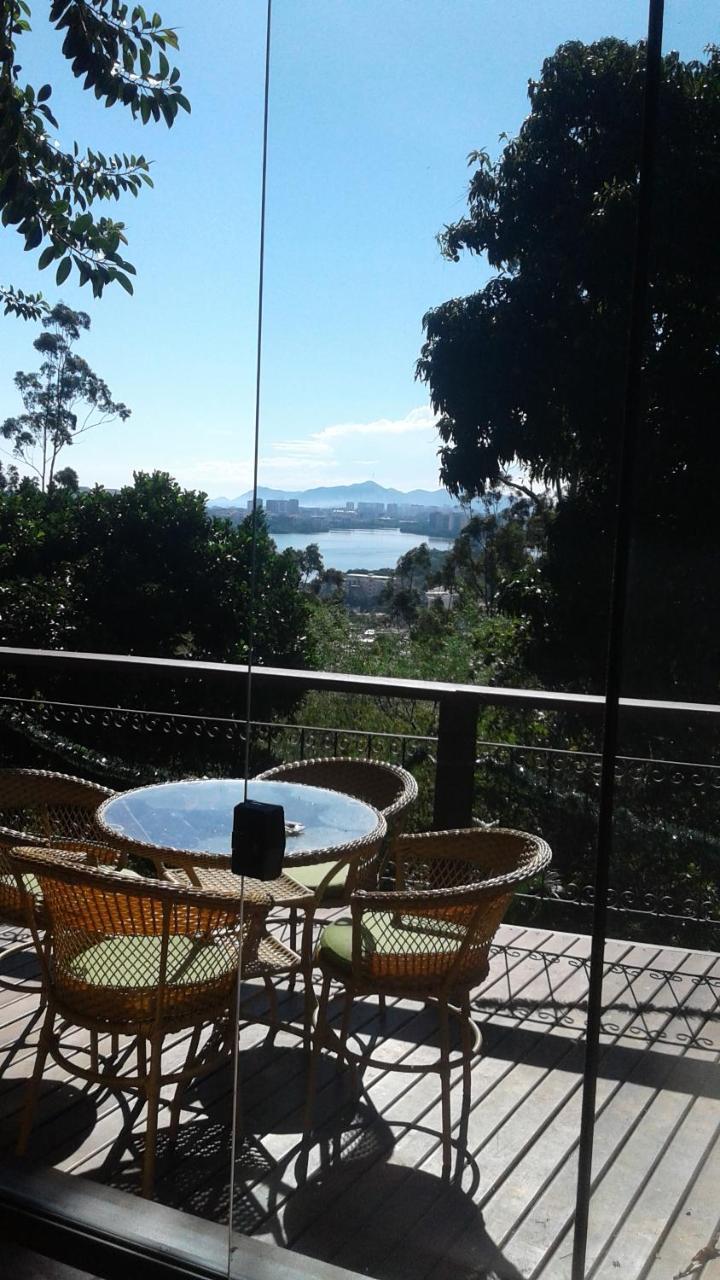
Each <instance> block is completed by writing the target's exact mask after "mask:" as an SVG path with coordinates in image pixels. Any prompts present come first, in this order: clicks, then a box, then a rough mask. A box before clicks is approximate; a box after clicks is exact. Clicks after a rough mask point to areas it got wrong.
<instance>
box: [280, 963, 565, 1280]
mask: <svg viewBox="0 0 720 1280" xmlns="http://www.w3.org/2000/svg"><path fill="white" fill-rule="evenodd" d="M569 950H575V951H576V952H577V954H582V953H583V952H585V951H586V940H585V939H583V940H582V941H581V940H578V939H575V940H573V944H572V946H571V948H569ZM522 963H523V968H522V969H521V970H520V972H521V973H525V975H526V978H525V980H524V981H522V980H521V979H520V977H519V974H518V971H517V970H516V977H515V980H514V991H515V993H516V994H521V995H522V996H523V997H524V999H525V1000H526V1002H527V1003H528V1004H530V1005H532V996H533V991H534V990H537V991H538V992H544V990H545V981H546V975H545V971H544V968H542V966H541V968H540V970H538V968H537V966H533V965H529V964H528V962H527V959H526V960H525V961H523V962H522ZM577 973H578V971H577V970H575V969H569V970H568V971H567V974H566V977H567V981H569V982H572V981H575V980H576V977H577ZM523 1025H524V1024H523V1022H520V1023H518V1022H517V1021H514V1020H507V1025H506V1026H502V1025H501V1026H499V1027H497V1028H494V1027H493V1028H492V1034H493V1035H495V1036H496V1041H495V1044H496V1045H499V1044H500V1043H501V1042H502V1040H504V1039H510V1040H513V1039H514V1040H515V1042H516V1045H517V1042H518V1040H519V1039H520V1037H522V1034H523ZM490 1029H491V1028H490V1024H488V1030H490ZM527 1048H528V1051H529V1054H530V1058H531V1060H530V1062H529V1063H528V1062H525V1061H520V1062H518V1061H517V1060H516V1059H517V1058H521V1059H522V1057H523V1055H522V1053H521V1052H518V1051H517V1049H511V1051H510V1052H508V1053H505V1054H504V1055H503V1056H502V1057H494V1056H493V1045H489V1046H487V1051H486V1053H485V1055H484V1056H483V1057H481V1059H480V1061H479V1063H478V1065H477V1066H476V1068H475V1071H474V1093H473V1105H472V1111H471V1116H470V1125H469V1145H470V1148H471V1149H480V1148H481V1147H482V1146H483V1145H484V1144H491V1143H492V1138H493V1135H494V1133H495V1132H496V1131H497V1129H498V1127H500V1126H501V1125H502V1123H503V1122H504V1120H506V1119H507V1118H508V1117H509V1116H511V1115H512V1114H513V1112H514V1110H515V1109H516V1108H517V1107H518V1106H520V1105H521V1103H522V1102H523V1100H524V1099H526V1098H527V1096H528V1095H529V1094H530V1093H532V1091H533V1089H534V1088H535V1087H536V1086H537V1084H538V1082H539V1081H540V1080H542V1079H543V1078H544V1076H545V1075H546V1074H547V1073H548V1071H550V1070H551V1068H552V1066H553V1065H554V1063H555V1061H556V1060H557V1057H558V1054H561V1053H562V1052H564V1049H565V1046H564V1044H563V1043H562V1042H561V1043H560V1045H558V1044H557V1042H555V1043H551V1042H550V1040H549V1039H545V1038H543V1039H542V1040H541V1042H540V1044H539V1045H538V1042H537V1040H536V1038H535V1037H532V1036H531V1037H530V1038H529V1040H528V1043H527ZM538 1049H539V1054H538V1052H537V1051H538ZM533 1057H535V1058H536V1061H533V1060H532V1059H533ZM478 1081H482V1084H481V1085H480V1088H479V1089H478ZM458 1084H459V1082H458V1081H457V1080H456V1082H455V1087H454V1092H455V1093H457V1089H458ZM500 1085H501V1086H502V1087H501V1088H500V1087H499V1086H500ZM493 1090H494V1091H495V1092H493ZM413 1093H414V1094H415V1095H417V1096H418V1097H419V1098H421V1099H422V1101H423V1103H424V1107H423V1109H422V1110H421V1111H420V1113H419V1115H418V1116H417V1117H415V1118H413V1116H412V1113H410V1114H409V1115H408V1112H407V1105H406V1104H405V1102H404V1106H403V1111H404V1113H405V1114H404V1121H405V1125H406V1126H407V1132H406V1131H405V1128H403V1130H402V1137H401V1146H400V1148H399V1153H400V1154H401V1159H402V1168H400V1167H397V1166H395V1167H394V1169H393V1170H392V1171H391V1172H390V1174H389V1175H386V1179H385V1182H387V1177H388V1176H389V1178H390V1179H391V1183H392V1194H390V1195H389V1194H388V1187H387V1185H385V1183H384V1182H383V1179H382V1178H380V1179H378V1178H373V1176H372V1174H369V1175H366V1177H365V1179H364V1180H365V1182H366V1183H367V1184H368V1186H367V1191H366V1195H367V1196H368V1206H367V1212H366V1213H365V1214H364V1221H367V1222H369V1221H370V1220H372V1236H373V1241H374V1242H377V1249H378V1252H379V1253H382V1252H387V1251H388V1250H391V1249H392V1248H393V1247H394V1246H396V1245H397V1244H398V1241H399V1239H400V1238H401V1237H402V1234H403V1231H404V1230H405V1231H411V1232H415V1231H416V1229H421V1228H418V1227H417V1224H418V1221H419V1220H421V1219H422V1218H423V1217H424V1216H425V1215H426V1214H427V1212H428V1211H429V1208H430V1206H431V1205H432V1202H433V1201H435V1200H437V1199H438V1196H441V1197H442V1195H443V1188H442V1184H441V1183H440V1182H439V1181H438V1180H437V1179H436V1177H435V1171H433V1172H432V1174H430V1173H429V1172H428V1170H429V1165H428V1161H429V1160H430V1159H432V1157H433V1156H434V1157H438V1155H439V1148H440V1141H439V1130H440V1114H439V1112H440V1108H439V1102H438V1090H437V1082H436V1081H431V1080H427V1079H424V1080H420V1081H418V1082H417V1083H416V1084H415V1085H414V1086H413ZM488 1099H491V1101H490V1102H488ZM384 1118H385V1117H384ZM387 1118H388V1119H389V1120H393V1119H396V1121H397V1122H401V1121H402V1120H403V1116H402V1114H400V1115H398V1116H397V1117H395V1116H394V1115H393V1112H392V1111H391V1112H390V1113H389V1114H388V1115H387ZM436 1172H437V1173H439V1163H438V1168H437V1171H436ZM358 1192H359V1188H358V1187H355V1186H353V1187H351V1188H350V1189H348V1191H347V1193H346V1201H347V1203H348V1208H350V1204H352V1221H353V1223H354V1224H355V1225H356V1231H355V1238H354V1239H353V1238H350V1237H349V1232H348V1230H347V1226H346V1230H345V1232H344V1234H343V1235H340V1237H339V1240H338V1249H339V1251H338V1252H337V1253H335V1252H333V1253H332V1254H331V1255H329V1256H332V1257H333V1259H334V1260H335V1261H337V1262H339V1263H340V1264H341V1265H349V1264H348V1261H347V1258H348V1256H349V1253H350V1252H352V1253H353V1254H355V1253H356V1251H357V1248H358V1239H357V1237H358V1236H359V1234H360V1232H361V1231H362V1230H363V1229H364V1228H363V1225H362V1222H361V1223H360V1225H359V1228H358V1225H357V1219H358ZM407 1200H410V1201H411V1202H412V1212H411V1214H408V1212H407V1206H406V1205H405V1206H404V1205H403V1202H404V1201H407ZM363 1208H364V1206H363ZM340 1218H341V1221H346V1219H344V1218H343V1216H342V1214H341V1215H340ZM403 1224H405V1227H403ZM318 1231H319V1233H320V1234H322V1233H323V1231H324V1224H318ZM288 1238H289V1239H292V1237H288ZM293 1243H294V1247H296V1248H297V1247H300V1248H306V1247H308V1244H309V1242H308V1240H307V1239H306V1240H303V1239H302V1237H301V1239H300V1240H294V1241H293ZM375 1247H376V1245H375V1243H374V1244H373V1248H375ZM323 1256H326V1255H323ZM412 1256H413V1259H414V1260H413V1262H412V1263H409V1266H410V1269H411V1270H412V1271H413V1272H416V1268H417V1257H416V1254H415V1251H414V1250H412ZM396 1261H397V1260H396Z"/></svg>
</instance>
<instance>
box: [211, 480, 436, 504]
mask: <svg viewBox="0 0 720 1280" xmlns="http://www.w3.org/2000/svg"><path fill="white" fill-rule="evenodd" d="M258 497H259V498H262V499H263V501H267V500H268V499H269V498H270V499H277V500H279V501H286V500H287V499H288V498H297V499H298V501H299V503H300V506H301V507H335V506H344V504H345V503H346V502H384V503H385V504H387V503H388V502H396V503H399V504H403V505H405V506H418V507H457V506H459V505H460V504H459V503H458V500H457V498H453V497H451V495H450V494H449V493H448V492H447V490H446V489H410V490H407V491H404V490H402V489H392V488H387V487H386V486H385V485H382V484H378V482H377V480H361V481H356V482H355V483H353V484H336V485H319V486H317V487H316V488H314V489H269V488H267V486H265V485H259V486H258ZM251 499H252V490H248V491H247V493H241V494H240V495H239V497H237V498H222V497H221V498H209V499H208V504H207V505H208V507H244V506H245V504H246V503H247V502H249V501H250V500H251Z"/></svg>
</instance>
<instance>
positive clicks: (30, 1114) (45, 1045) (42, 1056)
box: [15, 1001, 55, 1156]
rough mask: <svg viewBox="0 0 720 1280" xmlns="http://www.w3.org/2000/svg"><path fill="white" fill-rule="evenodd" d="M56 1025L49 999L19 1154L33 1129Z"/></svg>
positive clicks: (23, 1152) (22, 1126) (19, 1139)
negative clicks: (41, 1084)
mask: <svg viewBox="0 0 720 1280" xmlns="http://www.w3.org/2000/svg"><path fill="white" fill-rule="evenodd" d="M54 1025H55V1007H54V1005H53V1004H52V1001H48V1007H47V1011H46V1013H45V1018H44V1021H43V1025H42V1030H41V1032H40V1040H39V1042H38V1047H37V1054H36V1055H35V1066H34V1067H33V1073H32V1079H31V1081H30V1085H29V1088H28V1093H27V1099H26V1101H25V1110H24V1111H23V1118H22V1123H21V1125H20V1132H19V1134H18V1139H17V1145H16V1147H15V1150H16V1152H17V1154H18V1155H19V1156H21V1155H24V1154H25V1150H26V1148H27V1144H28V1138H29V1137H30V1130H31V1129H32V1125H33V1120H34V1119H35V1108H36V1106H37V1098H38V1092H39V1089H40V1081H41V1080H42V1075H43V1071H44V1070H45V1063H46V1061H47V1056H48V1053H49V1051H50V1045H51V1043H52V1037H53V1029H54Z"/></svg>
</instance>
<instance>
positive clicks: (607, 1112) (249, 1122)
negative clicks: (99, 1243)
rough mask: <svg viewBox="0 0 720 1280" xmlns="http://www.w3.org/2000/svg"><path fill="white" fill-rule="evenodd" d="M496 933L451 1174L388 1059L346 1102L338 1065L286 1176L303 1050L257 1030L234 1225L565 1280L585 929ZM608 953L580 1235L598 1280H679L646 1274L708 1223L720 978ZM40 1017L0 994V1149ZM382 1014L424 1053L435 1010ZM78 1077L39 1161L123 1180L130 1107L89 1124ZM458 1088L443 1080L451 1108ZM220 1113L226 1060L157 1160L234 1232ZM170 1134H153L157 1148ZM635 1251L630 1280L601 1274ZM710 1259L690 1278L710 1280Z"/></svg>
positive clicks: (320, 1247) (329, 1252) (54, 1104)
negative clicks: (461, 1167)
mask: <svg viewBox="0 0 720 1280" xmlns="http://www.w3.org/2000/svg"><path fill="white" fill-rule="evenodd" d="M499 940H500V941H501V942H503V943H505V944H506V945H505V947H504V948H501V949H499V950H497V951H496V952H495V954H494V955H493V959H492V968H491V974H490V978H489V980H488V982H487V983H486V984H484V986H483V987H482V988H481V989H480V990H479V991H478V992H477V993H476V994H475V996H474V999H473V1009H474V1016H475V1018H476V1019H477V1020H478V1021H480V1022H482V1024H483V1026H484V1037H485V1044H484V1053H483V1055H482V1056H481V1057H480V1058H479V1059H478V1060H477V1061H476V1063H475V1064H474V1067H473V1090H472V1109H471V1113H470V1122H469V1134H468V1137H469V1147H470V1160H469V1162H468V1164H467V1166H466V1169H465V1172H464V1177H463V1181H462V1184H461V1185H460V1186H459V1187H447V1185H445V1184H442V1183H441V1182H440V1179H439V1173H440V1114H439V1100H438V1081H437V1078H436V1076H435V1074H434V1073H425V1074H423V1075H420V1076H408V1075H404V1074H402V1073H400V1072H397V1071H394V1070H392V1067H391V1066H390V1064H389V1065H388V1068H373V1069H368V1070H367V1072H366V1074H365V1081H364V1084H365V1086H366V1092H365V1093H364V1095H363V1099H362V1102H361V1104H360V1106H359V1107H354V1108H353V1107H352V1106H351V1105H349V1093H348V1088H347V1080H345V1079H344V1078H343V1075H344V1073H338V1072H337V1071H336V1067H335V1063H334V1060H333V1059H332V1058H331V1057H328V1058H327V1060H326V1061H324V1062H323V1064H322V1068H323V1069H322V1073H321V1080H320V1087H319V1089H318V1093H317V1118H318V1122H319V1124H318V1129H317V1133H316V1139H315V1143H314V1146H313V1147H312V1149H311V1153H310V1158H309V1161H308V1170H307V1181H306V1183H305V1184H304V1185H300V1186H298V1182H297V1176H298V1170H297V1167H296V1157H297V1155H298V1152H299V1150H300V1135H301V1116H302V1110H303V1102H304V1083H305V1067H306V1061H305V1056H304V1054H303V1053H302V1051H301V1049H300V1047H299V1044H298V1042H297V1041H296V1040H294V1039H293V1038H292V1037H289V1036H285V1035H284V1034H283V1035H280V1036H279V1037H278V1043H277V1047H276V1049H275V1050H274V1051H273V1050H272V1049H270V1048H263V1047H262V1043H261V1042H262V1040H263V1038H264V1036H265V1030H266V1029H265V1028H264V1027H258V1026H257V1025H256V1026H255V1027H254V1028H253V1030H252V1032H250V1033H248V1035H247V1037H246V1038H245V1044H244V1046H243V1050H244V1052H243V1056H244V1057H246V1061H247V1064H248V1074H247V1077H246V1079H245V1081H244V1086H243V1097H244V1116H245V1120H246V1128H247V1129H248V1130H249V1133H248V1136H247V1140H246V1142H245V1143H244V1145H243V1147H242V1151H241V1159H240V1161H239V1165H238V1170H239V1173H240V1175H241V1176H240V1180H239V1187H238V1197H237V1202H236V1215H235V1219H236V1224H237V1225H244V1226H246V1227H249V1228H251V1229H252V1230H253V1232H254V1234H255V1237H256V1238H257V1240H258V1241H261V1242H262V1241H271V1242H274V1243H279V1244H283V1245H285V1246H287V1245H289V1246H290V1247H291V1248H292V1249H294V1250H295V1251H296V1252H299V1253H301V1254H306V1255H308V1256H314V1257H316V1258H318V1259H322V1260H327V1261H328V1262H333V1263H335V1264H338V1265H340V1266H347V1267H352V1268H353V1269H354V1270H356V1271H362V1272H364V1273H365V1274H370V1275H373V1274H374V1275H376V1276H377V1277H379V1278H380V1280H390V1278H392V1280H421V1277H426V1276H432V1280H462V1278H465V1280H469V1278H470V1277H471V1276H475V1275H478V1274H483V1273H487V1272H492V1269H493V1268H494V1269H495V1272H496V1273H497V1274H498V1275H503V1276H507V1277H515V1280H521V1277H522V1280H525V1278H527V1280H531V1277H532V1278H533V1280H540V1278H541V1277H542V1280H566V1276H567V1275H568V1274H569V1272H568V1269H567V1255H568V1253H569V1252H570V1248H571V1235H570V1233H569V1220H570V1217H571V1214H572V1209H573V1207H574V1189H575V1188H574V1162H575V1160H576V1148H577V1136H578V1115H579V1099H580V1089H581V1072H582V1058H583V1048H582V1042H581V1041H582V1036H583V1034H584V1025H585V1004H586V997H587V976H588V975H587V955H588V939H587V938H585V937H583V936H582V935H573V934H563V935H552V934H550V933H548V932H547V931H542V930H533V929H523V928H520V927H512V928H510V927H503V929H502V930H501V933H500V935H499ZM16 959H17V960H18V962H19V963H20V962H21V963H22V965H25V966H27V965H28V961H26V960H25V959H23V958H22V957H18V958H16ZM607 959H608V961H609V964H608V972H607V974H606V983H605V998H606V1008H605V1010H604V1013H603V1043H602V1049H601V1053H602V1058H601V1074H600V1079H599V1082H598V1107H599V1114H598V1122H597V1131H596V1146H595V1159H594V1164H593V1176H594V1180H595V1184H596V1185H595V1206H596V1207H597V1206H598V1205H600V1211H599V1212H597V1213H596V1210H595V1208H594V1209H593V1213H592V1215H591V1238H590V1241H589V1245H590V1258H591V1261H592V1262H594V1265H595V1269H596V1274H595V1276H594V1280H609V1277H610V1275H613V1276H615V1275H622V1276H623V1280H626V1275H627V1277H628V1278H629V1280H661V1277H662V1280H671V1277H672V1275H673V1274H674V1273H673V1271H672V1270H670V1271H667V1270H658V1267H659V1264H660V1262H661V1261H663V1262H665V1261H666V1262H667V1263H668V1266H669V1267H674V1268H675V1269H676V1270H678V1269H680V1267H681V1266H684V1265H687V1263H688V1262H689V1258H690V1257H691V1256H692V1252H694V1251H695V1250H696V1249H697V1248H698V1247H699V1246H700V1245H702V1244H704V1243H705V1242H706V1239H707V1238H709V1236H710V1233H711V1231H712V1228H713V1213H715V1215H716V1216H717V1205H716V1204H715V1203H714V1201H713V1195H714V1185H715V1182H716V1180H717V1177H718V1173H719V1172H720V1137H717V1135H716V1133H715V1129H716V1127H718V1132H719V1133H720V1099H718V1097H717V1092H715V1093H713V1091H712V1090H710V1089H705V1090H704V1091H703V1090H702V1089H698V1088H697V1087H696V1086H697V1085H698V1082H699V1076H698V1074H697V1073H698V1072H699V1071H700V1070H701V1068H702V1064H703V1063H704V1062H710V1061H712V1062H713V1063H715V1062H716V1060H717V1059H718V1058H720V1017H719V1016H718V1013H717V988H715V989H713V988H712V987H711V985H710V983H709V982H704V984H703V982H699V983H698V982H697V981H696V980H695V979H696V978H697V977H698V976H701V975H702V973H703V972H706V973H712V972H713V970H712V968H711V966H713V965H716V971H717V972H718V973H719V974H720V962H716V960H715V958H714V957H712V956H711V955H709V953H698V952H693V953H690V954H687V953H684V952H682V951H680V950H676V949H667V950H666V951H661V950H660V949H659V948H657V947H651V946H644V945H642V944H631V943H629V942H617V943H615V942H612V943H609V944H608V951H607ZM8 964H10V961H8ZM663 967H664V968H665V969H666V970H667V974H674V976H667V975H666V974H665V973H664V972H663ZM713 1001H714V1004H713ZM285 1003H286V1007H287V1009H290V1008H291V1007H292V1008H298V1007H299V1005H300V1004H301V997H300V996H299V995H295V996H293V997H290V996H289V995H287V996H286V997H285ZM36 1008H37V997H34V998H33V997H32V996H28V995H24V994H21V993H19V992H18V993H15V992H8V991H7V990H6V989H0V1067H1V1066H2V1064H3V1063H4V1064H5V1071H4V1074H3V1081H2V1085H3V1087H2V1091H1V1092H0V1122H1V1123H2V1128H3V1132H4V1134H5V1141H6V1142H7V1141H9V1140H10V1135H9V1126H11V1121H12V1116H13V1114H15V1115H16V1114H17V1110H18V1107H19V1105H21V1102H22V1085H23V1083H24V1080H25V1079H26V1078H27V1074H28V1072H29V1069H30V1068H31V1065H32V1061H33V1058H34V1051H35V1046H36V1043H37V1036H38V1033H39V1023H38V1021H37V1019H36V1020H35V1022H34V1024H33V1023H32V1017H33V1013H34V1011H36ZM353 1016H354V1021H355V1026H356V1028H357V1030H358V1033H361V1034H363V1035H365V1034H367V1033H368V1032H370V1031H371V1030H372V1028H373V1026H374V1025H375V1024H376V1015H375V1010H374V1007H373V1006H372V1004H371V1002H369V1001H358V1002H356V1007H355V1010H354V1014H353ZM388 1017H389V1021H390V1025H391V1028H392V1031H393V1035H392V1038H391V1039H390V1040H389V1041H388V1050H389V1053H390V1058H391V1061H395V1062H396V1061H398V1060H405V1061H410V1060H413V1059H414V1060H419V1061H422V1060H423V1055H426V1054H427V1053H429V1052H430V1050H431V1047H432V1044H433V1037H434V1031H433V1022H434V1018H433V1015H432V1014H431V1013H429V1012H428V1011H427V1010H425V1009H422V1008H420V1009H419V1008H418V1006H417V1005H412V1004H410V1003H409V1002H403V1001H395V1002H393V1003H392V1005H391V1007H390V1010H389V1015H388ZM23 1037H24V1038H23ZM183 1043H186V1041H185V1042H184V1040H183V1037H178V1039H177V1041H176V1043H175V1044H173V1045H172V1046H171V1047H170V1048H169V1051H168V1052H169V1058H168V1062H172V1061H175V1060H179V1058H180V1057H181V1056H182V1052H183ZM714 1070H715V1071H717V1070H718V1068H717V1065H715V1066H714ZM77 1085H78V1081H77V1080H75V1081H74V1082H73V1081H72V1079H71V1077H69V1076H68V1075H67V1073H65V1072H64V1071H62V1069H60V1068H54V1069H51V1068H48V1078H47V1087H46V1090H45V1096H44V1098H43V1104H42V1113H41V1119H40V1125H39V1128H38V1134H39V1135H40V1137H41V1139H42V1142H41V1146H42V1148H43V1154H46V1155H47V1157H48V1158H49V1159H50V1160H52V1161H54V1162H55V1163H56V1164H57V1165H58V1167H59V1168H71V1169H73V1170H75V1171H76V1172H77V1173H79V1174H82V1175H83V1176H87V1177H91V1178H93V1179H95V1180H98V1181H103V1180H104V1181H105V1182H109V1183H110V1184H111V1185H113V1186H122V1187H127V1188H128V1189H135V1188H136V1187H137V1185H138V1167H137V1159H136V1155H135V1154H133V1152H132V1151H128V1150H123V1149H122V1148H123V1147H124V1146H125V1144H126V1142H127V1138H128V1134H127V1133H123V1126H124V1124H125V1123H126V1120H127V1109H126V1108H125V1109H123V1107H122V1106H121V1105H120V1104H119V1103H118V1101H117V1099H116V1098H115V1097H114V1096H112V1095H111V1096H107V1095H106V1096H105V1097H103V1096H102V1095H100V1097H99V1098H98V1099H96V1101H97V1109H96V1110H95V1111H94V1112H93V1109H92V1105H91V1106H90V1108H89V1109H88V1101H87V1099H86V1098H83V1094H82V1090H81V1089H78V1088H77V1087H76V1086H77ZM459 1092H460V1091H459V1079H458V1078H457V1077H455V1078H454V1080H453V1112H454V1114H455V1113H456V1112H459ZM230 1101H231V1077H230V1074H229V1073H228V1071H227V1070H225V1069H219V1070H217V1071H215V1072H214V1073H212V1075H210V1076H209V1077H207V1078H206V1080H204V1081H203V1082H202V1085H201V1086H198V1087H197V1088H196V1089H194V1090H191V1091H189V1093H188V1096H187V1099H186V1101H185V1103H184V1105H183V1111H182V1117H181V1129H180V1135H179V1140H178V1145H177V1148H176V1149H175V1150H174V1151H173V1152H170V1149H169V1147H168V1148H167V1149H166V1150H164V1152H163V1155H162V1157H161V1161H160V1164H159V1170H158V1172H159V1177H158V1192H159V1198H160V1199H161V1200H164V1201H165V1202H166V1203H168V1204H174V1205H178V1206H180V1205H182V1206H184V1207H185V1208H186V1209H189V1210H190V1211H192V1212H195V1213H199V1214H201V1215H202V1216H205V1217H207V1218H210V1219H211V1220H214V1221H222V1220H227V1215H228V1208H229V1206H228V1203H227V1201H228V1176H229V1168H228V1157H229V1142H230V1133H229V1127H228V1117H229V1112H230ZM91 1103H92V1099H91ZM456 1120H457V1116H456ZM14 1123H15V1122H14V1121H12V1126H13V1127H14ZM143 1129H144V1119H143V1116H142V1114H140V1115H139V1116H138V1117H136V1122H135V1124H134V1125H133V1141H136V1142H139V1145H140V1148H141V1147H142V1133H143ZM166 1136H167V1135H166V1133H164V1132H163V1130H162V1129H161V1134H160V1143H161V1146H162V1145H163V1143H164V1142H165V1139H166ZM699 1206H701V1208H699ZM688 1214H691V1215H692V1217H688V1216H687V1215H688ZM694 1220H695V1221H694ZM695 1222H696V1224H697V1225H696V1226H695ZM691 1226H694V1227H695V1230H694V1231H693V1232H692V1233H691V1234H690V1235H689V1234H688V1230H689V1228H690V1227H691ZM701 1234H702V1235H703V1238H702V1239H699V1235H701ZM690 1243H692V1244H693V1248H692V1250H691V1251H690V1253H688V1247H689V1244H690ZM619 1250H620V1251H621V1252H619ZM655 1254H657V1255H658V1257H657V1258H655ZM625 1255H626V1256H627V1258H628V1269H627V1271H626V1270H621V1269H618V1268H617V1267H616V1266H614V1265H613V1264H614V1263H615V1262H617V1261H618V1259H619V1258H621V1257H624V1256H625ZM712 1265H713V1264H712V1263H708V1264H707V1265H706V1268H705V1271H704V1272H703V1273H702V1277H701V1280H710V1276H711V1267H712ZM716 1280H720V1276H718V1277H717V1278H716Z"/></svg>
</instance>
